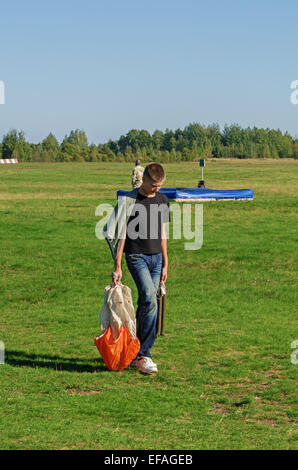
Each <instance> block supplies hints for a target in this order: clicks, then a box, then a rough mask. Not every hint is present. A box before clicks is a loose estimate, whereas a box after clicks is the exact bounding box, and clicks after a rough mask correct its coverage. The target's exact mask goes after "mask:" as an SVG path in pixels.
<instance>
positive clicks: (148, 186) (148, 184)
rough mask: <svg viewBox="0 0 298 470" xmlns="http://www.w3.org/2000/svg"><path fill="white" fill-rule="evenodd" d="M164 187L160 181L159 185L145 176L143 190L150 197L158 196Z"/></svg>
mask: <svg viewBox="0 0 298 470" xmlns="http://www.w3.org/2000/svg"><path fill="white" fill-rule="evenodd" d="M162 185H163V181H159V182H158V183H156V182H154V181H152V180H151V179H149V178H146V176H143V184H142V186H143V189H144V191H145V192H146V193H147V194H148V195H154V194H156V193H157V192H158V191H159V190H160V188H161V187H162Z"/></svg>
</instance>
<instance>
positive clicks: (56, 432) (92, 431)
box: [0, 160, 298, 450]
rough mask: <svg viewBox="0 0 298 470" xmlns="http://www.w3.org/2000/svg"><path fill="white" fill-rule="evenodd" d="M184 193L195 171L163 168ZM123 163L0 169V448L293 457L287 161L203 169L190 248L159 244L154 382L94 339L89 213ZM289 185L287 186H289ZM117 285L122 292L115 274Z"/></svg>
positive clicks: (117, 181)
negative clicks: (165, 255)
mask: <svg viewBox="0 0 298 470" xmlns="http://www.w3.org/2000/svg"><path fill="white" fill-rule="evenodd" d="M165 169H166V173H167V182H166V186H188V187H195V186H197V183H198V180H199V179H200V176H201V175H200V169H199V167H198V165H197V164H181V165H174V164H173V165H165ZM130 172H131V165H129V164H124V163H119V164H107V163H105V164H103V163H101V164H96V163H94V164H92V163H90V164H84V163H79V164H46V163H45V164H20V165H2V166H1V168H0V173H1V174H0V177H1V183H0V240H1V245H0V265H1V281H0V288H1V295H0V308H1V325H0V340H2V341H3V342H4V343H5V347H6V362H5V364H4V365H0V399H1V409H0V435H1V438H0V448H1V449H130V450H132V449H151V450H154V449H181V450H184V449H189V450H191V449H297V447H298V446H297V399H296V397H297V382H296V379H297V365H294V364H292V363H291V361H290V355H291V353H292V350H291V348H290V345H291V342H292V341H294V340H296V339H297V338H298V331H297V312H296V311H295V305H296V304H297V299H296V285H297V271H296V267H297V257H296V253H297V248H296V229H297V211H296V207H297V176H296V175H297V162H295V161H293V160H285V161H273V160H270V161H265V160H261V161H255V160H248V161H247V160H246V161H236V160H235V161H234V160H231V161H209V162H207V167H206V169H205V179H206V181H207V183H208V184H207V186H209V187H211V188H215V189H226V188H235V189H236V188H252V189H253V190H254V200H253V201H235V202H222V201H218V202H208V203H205V204H204V243H203V247H202V248H201V249H200V250H198V251H184V250H183V243H184V241H183V240H169V243H168V245H169V260H170V267H169V279H168V281H167V287H168V299H167V318H166V336H165V337H159V338H158V339H157V340H156V343H155V346H154V348H153V350H152V353H153V359H154V361H155V362H157V364H158V367H159V374H158V376H157V377H145V376H142V375H141V374H138V373H137V372H136V371H134V370H130V369H126V370H124V371H121V372H120V373H117V372H110V371H108V370H107V369H106V368H105V365H104V363H103V362H102V360H101V358H100V356H99V353H98V351H97V349H96V348H95V346H94V344H93V339H94V337H95V336H96V335H97V334H98V333H99V331H100V326H99V311H100V308H101V306H102V303H103V291H104V287H105V286H106V285H107V284H109V282H110V272H111V271H112V263H111V256H110V253H109V250H108V247H107V245H106V244H105V242H103V241H99V240H98V239H97V238H96V237H95V232H94V231H95V225H96V223H97V221H98V218H96V217H95V208H96V207H97V205H98V204H100V203H102V202H109V203H114V202H115V193H116V189H118V188H123V189H125V188H129V185H130ZM295 185H296V186H295ZM123 282H124V283H126V284H128V285H129V286H130V287H131V288H132V292H133V296H134V301H136V289H135V286H134V283H133V281H132V279H131V277H130V275H129V273H128V270H127V268H126V266H125V263H124V276H123Z"/></svg>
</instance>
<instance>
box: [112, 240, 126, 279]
mask: <svg viewBox="0 0 298 470" xmlns="http://www.w3.org/2000/svg"><path fill="white" fill-rule="evenodd" d="M125 240H126V237H124V238H123V239H122V240H121V243H120V246H119V250H118V253H117V255H116V259H115V270H114V272H113V276H112V281H113V284H114V286H116V285H117V283H118V282H121V279H122V267H121V264H122V254H123V249H124V245H125ZM116 276H117V277H116Z"/></svg>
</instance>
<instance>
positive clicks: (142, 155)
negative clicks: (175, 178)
mask: <svg viewBox="0 0 298 470" xmlns="http://www.w3.org/2000/svg"><path fill="white" fill-rule="evenodd" d="M0 155H1V158H17V159H18V160H19V161H20V162H30V161H33V162H100V161H103V162H113V161H115V162H125V161H127V162H133V161H134V160H136V159H141V160H142V161H143V162H146V161H159V162H162V163H169V162H181V161H197V160H198V159H201V158H210V157H212V158H298V138H293V137H292V136H291V135H290V134H289V133H288V132H285V133H282V132H281V131H280V130H279V129H278V130H274V129H268V128H267V129H263V128H261V129H259V128H257V127H253V128H250V127H248V128H246V129H243V128H242V127H241V126H239V125H237V124H232V125H230V126H228V125H226V126H225V127H224V128H223V130H222V131H221V130H220V127H219V125H218V124H211V125H209V126H204V125H201V124H198V123H191V124H188V125H187V126H186V127H185V128H184V129H183V130H181V129H176V130H175V131H172V130H170V129H166V130H165V131H164V132H162V131H160V130H156V131H155V132H153V133H152V134H150V132H148V131H147V130H144V129H143V130H137V129H132V130H130V131H129V132H128V133H127V134H126V135H122V136H121V137H120V138H119V139H118V140H109V141H108V142H106V143H104V144H99V145H95V144H93V143H92V144H89V143H88V139H87V136H86V134H85V132H84V131H83V130H80V129H76V130H72V131H71V132H70V134H69V135H68V136H67V135H66V136H65V138H64V139H63V141H62V142H61V143H60V144H59V142H58V140H57V138H56V137H55V136H54V135H53V134H52V133H50V134H49V135H48V136H47V137H46V138H45V139H44V140H43V141H42V142H40V143H39V144H32V143H29V142H27V141H26V138H25V135H24V133H23V132H22V131H17V130H16V129H13V130H11V131H10V132H8V133H7V134H6V135H4V137H3V140H2V143H0Z"/></svg>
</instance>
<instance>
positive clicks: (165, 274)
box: [160, 266, 168, 284]
mask: <svg viewBox="0 0 298 470" xmlns="http://www.w3.org/2000/svg"><path fill="white" fill-rule="evenodd" d="M167 277H168V268H167V266H164V267H163V268H162V270H161V278H160V283H161V284H162V283H163V282H166V280H167Z"/></svg>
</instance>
